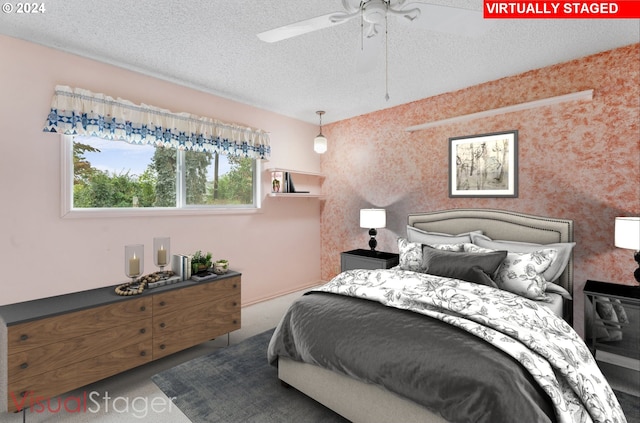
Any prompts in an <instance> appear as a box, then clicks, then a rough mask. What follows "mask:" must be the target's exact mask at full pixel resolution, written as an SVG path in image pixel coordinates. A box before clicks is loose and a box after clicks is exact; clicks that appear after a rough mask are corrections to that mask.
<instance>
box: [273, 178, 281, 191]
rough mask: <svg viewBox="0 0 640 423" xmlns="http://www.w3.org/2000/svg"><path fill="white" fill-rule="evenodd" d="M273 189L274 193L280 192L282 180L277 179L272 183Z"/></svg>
mask: <svg viewBox="0 0 640 423" xmlns="http://www.w3.org/2000/svg"><path fill="white" fill-rule="evenodd" d="M271 189H272V190H273V192H280V179H277V178H275V179H274V180H273V181H272V182H271Z"/></svg>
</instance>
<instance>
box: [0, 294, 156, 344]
mask: <svg viewBox="0 0 640 423" xmlns="http://www.w3.org/2000/svg"><path fill="white" fill-rule="evenodd" d="M151 304H152V303H151V298H149V297H144V298H138V299H135V300H130V301H122V302H118V303H114V304H109V305H104V306H100V307H95V308H92V309H87V310H82V311H76V312H72V313H66V314H61V315H59V316H53V317H48V318H46V319H40V320H35V321H33V322H28V323H22V324H18V325H15V326H10V327H9V328H8V331H7V332H8V334H7V337H8V354H9V355H11V354H15V353H18V352H21V351H26V350H29V349H31V348H36V347H42V346H44V345H47V344H52V343H55V342H59V341H61V340H65V339H71V338H75V337H78V336H83V335H87V334H92V333H94V332H95V331H99V330H103V329H108V328H111V327H114V326H120V325H124V324H129V323H131V322H134V321H136V320H142V319H148V318H150V317H151V312H152V310H151Z"/></svg>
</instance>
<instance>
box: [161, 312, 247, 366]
mask: <svg viewBox="0 0 640 423" xmlns="http://www.w3.org/2000/svg"><path fill="white" fill-rule="evenodd" d="M185 312H187V313H188V312H189V310H186V311H185ZM240 319H241V317H240V309H239V308H238V310H237V311H235V312H233V313H226V314H218V315H216V316H215V317H212V318H211V319H209V320H203V321H202V322H201V323H199V324H196V325H193V326H189V327H184V328H183V329H182V330H176V331H165V332H162V333H159V332H158V331H156V332H154V334H153V359H154V360H156V359H158V358H161V357H164V356H166V355H169V354H173V353H175V352H177V351H181V350H184V349H186V348H190V347H193V346H194V345H198V344H201V343H203V342H206V341H210V340H212V339H214V338H217V337H219V336H222V335H225V334H227V333H229V332H231V331H234V330H237V329H240Z"/></svg>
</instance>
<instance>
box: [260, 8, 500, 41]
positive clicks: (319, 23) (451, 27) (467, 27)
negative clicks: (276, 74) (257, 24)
mask: <svg viewBox="0 0 640 423" xmlns="http://www.w3.org/2000/svg"><path fill="white" fill-rule="evenodd" d="M342 6H343V7H344V9H345V10H344V11H340V12H332V13H328V14H326V15H322V16H317V17H315V18H311V19H305V20H303V21H300V22H295V23H292V24H289V25H285V26H281V27H279V28H275V29H271V30H268V31H264V32H261V33H259V34H258V38H259V39H261V40H262V41H266V42H268V43H274V42H277V41H282V40H286V39H288V38H293V37H297V36H298V35H303V34H307V33H309V32H313V31H318V30H320V29H324V28H328V27H332V26H336V25H340V24H343V23H345V22H348V21H350V20H351V19H354V18H356V17H360V19H361V26H362V28H363V35H364V37H366V38H372V37H374V36H375V35H377V34H378V33H379V32H380V30H381V29H382V27H383V25H385V23H386V19H387V16H389V15H395V16H399V17H402V18H403V19H401V22H404V23H413V24H418V25H421V26H423V27H425V28H428V29H430V30H433V31H438V32H447V33H452V34H458V35H466V36H472V37H473V36H478V35H481V34H482V33H484V32H485V31H486V30H487V29H489V27H490V26H491V24H490V22H489V21H486V20H484V19H483V16H482V11H479V10H469V9H462V8H458V7H453V6H444V5H438V4H430V3H421V2H411V3H407V1H406V0H342Z"/></svg>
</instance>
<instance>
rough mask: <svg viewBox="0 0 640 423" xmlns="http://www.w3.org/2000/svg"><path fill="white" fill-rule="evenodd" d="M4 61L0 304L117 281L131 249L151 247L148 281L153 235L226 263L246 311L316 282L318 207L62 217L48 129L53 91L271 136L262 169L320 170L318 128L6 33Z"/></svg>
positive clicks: (0, 43) (175, 248)
mask: <svg viewBox="0 0 640 423" xmlns="http://www.w3.org/2000/svg"><path fill="white" fill-rule="evenodd" d="M0 57H2V60H1V61H0V81H1V84H2V90H1V93H0V146H1V148H2V151H1V152H0V199H1V200H0V201H1V202H2V203H1V204H2V207H0V267H1V268H2V277H1V278H0V305H1V304H10V303H15V302H19V301H26V300H31V299H36V298H41V297H47V296H52V295H57V294H64V293H68V292H73V291H80V290H85V289H91V288H96V287H101V286H108V285H114V284H118V283H121V282H123V281H125V280H126V278H125V276H124V264H123V263H124V245H125V244H131V243H142V244H145V262H146V266H145V273H149V272H151V271H153V270H155V269H153V259H152V256H151V249H152V242H153V237H154V236H165V235H168V236H170V237H171V249H172V252H174V253H177V252H180V253H192V252H194V251H195V250H198V249H202V250H207V251H211V252H212V253H213V255H214V258H215V257H218V258H227V259H229V260H230V262H231V268H232V269H234V270H237V271H240V272H242V273H243V279H242V282H243V292H242V298H243V304H249V303H253V302H257V301H260V300H263V299H267V298H270V297H272V296H275V295H279V294H282V293H286V292H290V291H294V290H298V289H301V288H304V287H307V286H310V285H312V284H315V283H317V282H318V281H319V280H320V207H321V204H320V201H319V200H317V199H289V200H286V199H273V198H266V199H265V200H264V202H263V209H262V211H261V212H260V213H256V214H236V215H228V214H225V215H208V216H174V217H147V218H144V217H127V218H91V219H68V218H61V216H60V201H61V196H60V137H59V136H58V135H57V134H49V133H43V132H42V127H43V125H44V123H45V118H46V116H47V113H48V111H49V105H50V101H51V97H52V95H53V89H54V87H55V85H57V84H62V85H69V86H72V87H81V88H85V89H88V90H91V91H93V92H101V93H105V94H107V95H110V96H112V97H122V98H124V99H127V100H130V101H133V102H134V103H146V104H150V105H154V106H158V107H162V108H166V109H169V110H171V111H174V112H189V113H193V114H196V115H201V116H209V117H214V118H217V119H220V120H223V121H227V122H235V123H239V124H243V125H247V126H252V127H256V128H261V129H264V130H266V131H268V132H269V133H270V136H271V146H272V156H271V160H270V161H269V162H267V163H265V167H276V166H278V167H287V168H294V169H297V170H306V171H314V172H317V171H319V169H320V158H319V156H318V155H316V154H315V153H314V152H313V148H312V139H313V137H314V136H315V133H316V131H317V127H316V126H314V125H311V124H307V123H303V122H300V121H297V120H294V119H291V118H287V117H284V116H281V115H277V114H274V113H271V112H267V111H264V110H260V109H256V108H253V107H250V106H247V105H243V104H239V103H236V102H233V101H229V100H226V99H223V98H220V97H216V96H213V95H210V94H206V93H202V92H199V91H196V90H193V89H189V88H185V87H182V86H179V85H176V84H173V83H169V82H165V81H161V80H158V79H155V78H151V77H147V76H144V75H141V74H138V73H135V72H131V71H127V70H124V69H121V68H117V67H113V66H110V65H106V64H103V63H100V62H96V61H93V60H88V59H83V58H80V57H78V56H74V55H70V54H67V53H63V52H60V51H56V50H53V49H49V48H45V47H42V46H38V45H35V44H31V43H28V42H24V41H21V40H17V39H13V38H9V37H6V36H2V35H0ZM265 179H266V178H265ZM268 183H269V181H265V183H264V188H265V192H266V189H267V188H268Z"/></svg>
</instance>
